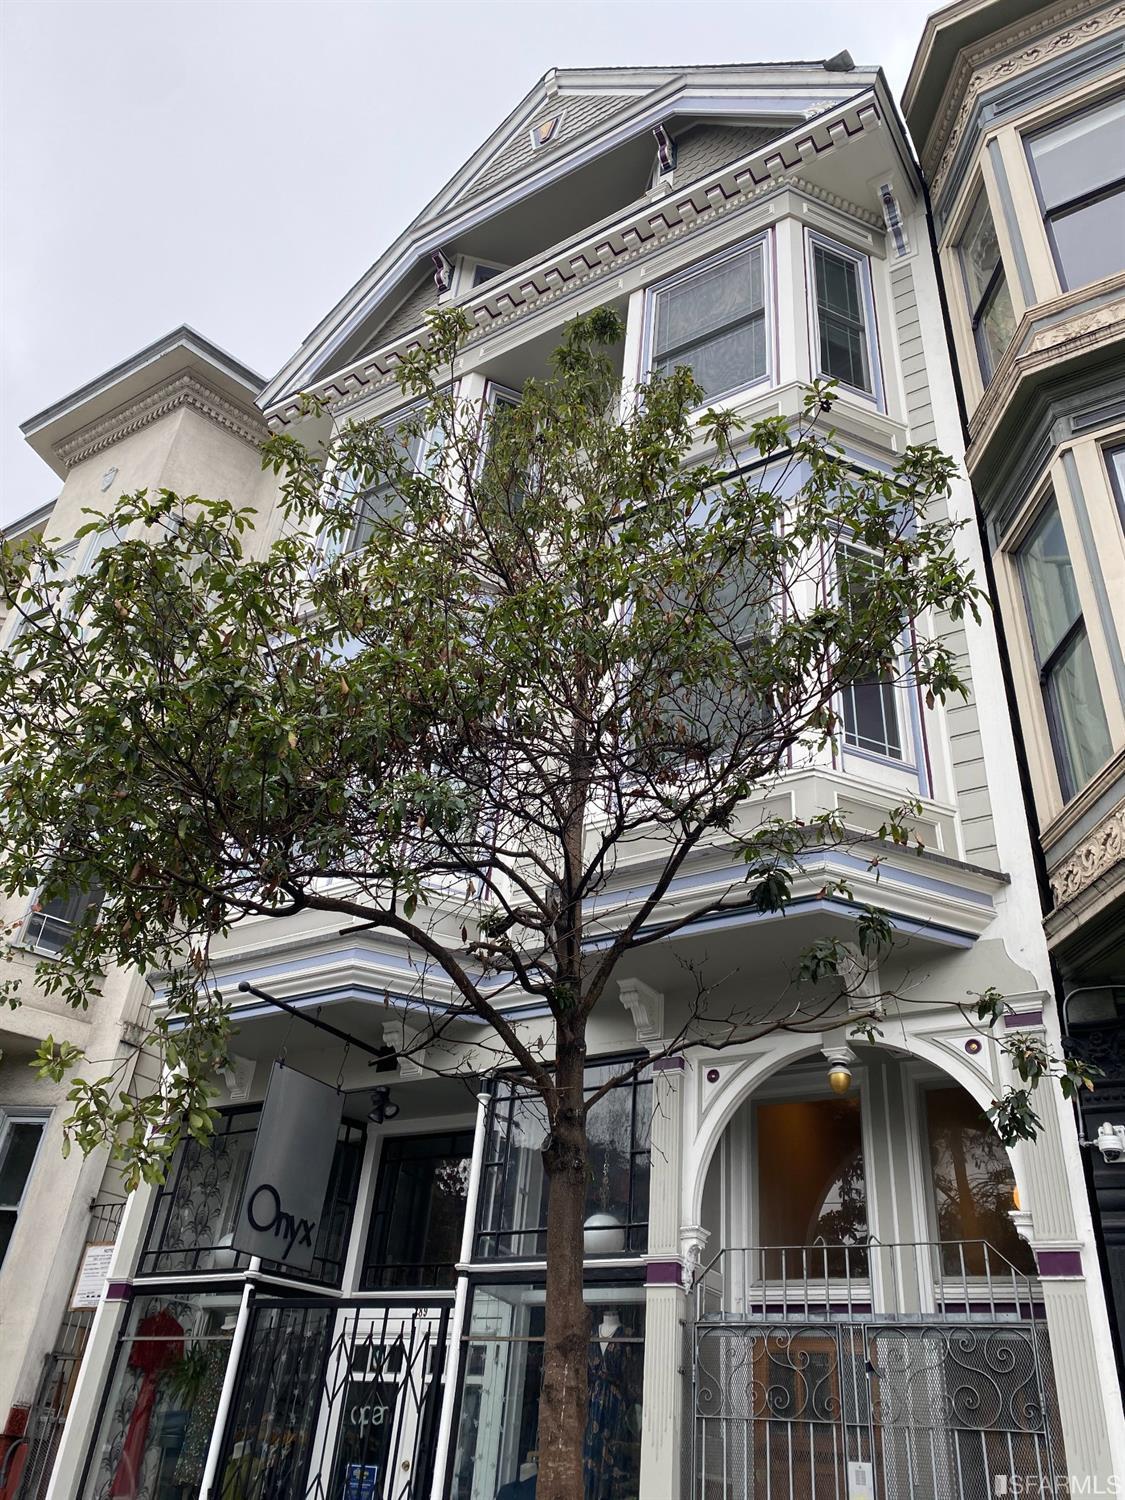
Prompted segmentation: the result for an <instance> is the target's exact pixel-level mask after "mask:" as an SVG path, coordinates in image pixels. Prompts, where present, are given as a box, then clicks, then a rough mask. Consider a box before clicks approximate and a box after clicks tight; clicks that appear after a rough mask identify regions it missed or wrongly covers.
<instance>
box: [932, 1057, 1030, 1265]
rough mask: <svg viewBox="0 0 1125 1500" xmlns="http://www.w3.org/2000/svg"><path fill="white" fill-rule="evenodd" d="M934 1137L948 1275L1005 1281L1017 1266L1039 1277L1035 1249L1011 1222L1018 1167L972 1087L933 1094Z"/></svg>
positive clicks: (936, 1186) (934, 1178)
mask: <svg viewBox="0 0 1125 1500" xmlns="http://www.w3.org/2000/svg"><path fill="white" fill-rule="evenodd" d="M926 1135H927V1137H928V1139H929V1147H930V1180H931V1182H932V1183H933V1193H934V1209H935V1212H936V1215H937V1230H938V1238H939V1239H940V1240H941V1241H942V1252H941V1255H942V1266H943V1269H944V1270H945V1272H946V1274H947V1275H951V1276H959V1275H968V1276H984V1275H986V1274H987V1275H991V1276H994V1277H1002V1276H1003V1275H1004V1273H1005V1272H1006V1271H1007V1269H1008V1267H1009V1265H1011V1266H1014V1267H1015V1268H1016V1270H1018V1271H1022V1272H1023V1273H1024V1274H1025V1275H1029V1276H1034V1274H1035V1262H1034V1259H1033V1257H1032V1254H1031V1247H1030V1246H1029V1245H1028V1244H1027V1243H1026V1242H1025V1241H1024V1240H1021V1239H1020V1237H1019V1235H1018V1234H1017V1233H1016V1229H1015V1225H1014V1224H1013V1223H1012V1220H1011V1218H1010V1214H1011V1211H1012V1209H1013V1208H1015V1207H1016V1206H1017V1205H1016V1198H1015V1194H1016V1180H1015V1177H1014V1176H1013V1175H1012V1164H1011V1162H1010V1161H1009V1160H1008V1153H1007V1152H1006V1151H1005V1150H1004V1147H1003V1145H1002V1144H1001V1141H1000V1137H999V1136H998V1135H997V1134H996V1131H995V1130H994V1129H993V1127H992V1124H991V1122H990V1121H989V1119H988V1116H987V1115H986V1114H985V1112H984V1110H983V1109H981V1107H980V1105H979V1104H977V1102H976V1101H975V1100H974V1099H973V1098H972V1097H971V1095H969V1094H967V1093H966V1092H965V1090H964V1089H961V1088H957V1087H955V1086H954V1087H950V1088H935V1089H927V1090H926ZM986 1247H987V1248H986ZM993 1252H995V1253H993Z"/></svg>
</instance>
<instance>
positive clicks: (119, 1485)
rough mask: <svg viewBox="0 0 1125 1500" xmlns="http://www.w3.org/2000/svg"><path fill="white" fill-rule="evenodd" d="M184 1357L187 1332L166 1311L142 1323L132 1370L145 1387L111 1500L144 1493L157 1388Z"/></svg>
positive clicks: (131, 1421)
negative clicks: (145, 1469)
mask: <svg viewBox="0 0 1125 1500" xmlns="http://www.w3.org/2000/svg"><path fill="white" fill-rule="evenodd" d="M183 1354H184V1330H183V1328H182V1327H181V1325H180V1324H179V1323H177V1322H176V1320H175V1318H174V1317H173V1316H172V1314H171V1313H170V1312H168V1311H167V1310H166V1309H164V1308H161V1309H160V1311H159V1312H155V1313H152V1314H150V1316H149V1317H147V1318H143V1319H142V1320H141V1322H140V1323H138V1325H137V1332H136V1335H135V1337H134V1340H133V1347H132V1350H131V1351H130V1353H129V1367H130V1369H133V1370H139V1371H140V1372H141V1388H140V1391H139V1392H138V1394H137V1400H136V1404H135V1405H134V1407H133V1414H132V1416H131V1417H130V1418H129V1427H128V1430H127V1431H126V1433H125V1441H124V1443H123V1444H122V1447H121V1457H120V1458H119V1459H118V1461H117V1469H116V1471H115V1472H114V1476H113V1483H112V1484H111V1485H110V1487H109V1493H110V1497H111V1500H136V1496H137V1495H138V1494H139V1492H140V1487H141V1474H142V1471H143V1469H144V1462H145V1454H146V1451H147V1447H148V1430H149V1427H150V1425H151V1423H152V1413H153V1408H154V1407H155V1405H156V1389H157V1386H158V1385H159V1383H160V1377H161V1375H163V1373H164V1372H165V1370H167V1369H168V1368H169V1366H170V1365H174V1364H175V1363H176V1361H177V1360H179V1359H182V1358H183Z"/></svg>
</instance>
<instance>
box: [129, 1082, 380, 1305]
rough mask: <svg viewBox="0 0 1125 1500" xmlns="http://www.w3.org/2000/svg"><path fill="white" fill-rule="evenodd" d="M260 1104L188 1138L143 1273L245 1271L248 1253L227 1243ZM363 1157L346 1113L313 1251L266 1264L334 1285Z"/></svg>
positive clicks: (162, 1195)
mask: <svg viewBox="0 0 1125 1500" xmlns="http://www.w3.org/2000/svg"><path fill="white" fill-rule="evenodd" d="M260 1116H261V1106H260V1105H253V1106H251V1107H250V1108H248V1109H235V1110H227V1111H224V1112H223V1113H222V1114H221V1115H220V1117H219V1119H218V1121H217V1122H216V1125H215V1130H214V1133H213V1135H212V1136H211V1137H210V1139H209V1140H208V1141H207V1142H206V1144H205V1145H200V1144H199V1143H198V1142H197V1141H194V1140H187V1141H185V1142H184V1143H183V1144H182V1145H181V1146H180V1149H179V1150H178V1151H177V1153H176V1156H175V1158H174V1160H173V1162H172V1165H171V1167H170V1168H169V1171H168V1176H167V1179H166V1180H165V1182H164V1184H163V1185H162V1187H161V1189H160V1192H159V1193H158V1194H157V1198H156V1203H155V1206H154V1208H153V1215H152V1219H151V1221H150V1223H149V1229H148V1236H147V1238H146V1240H145V1248H144V1251H143V1253H142V1255H141V1259H140V1265H139V1267H138V1272H139V1274H140V1275H142V1276H157V1275H168V1274H172V1275H183V1274H185V1273H186V1274H192V1273H195V1272H199V1273H203V1272H212V1273H213V1272H215V1271H244V1270H245V1269H246V1267H247V1266H248V1265H249V1263H250V1262H249V1257H248V1256H246V1255H240V1254H239V1253H238V1251H236V1250H234V1249H233V1248H232V1246H231V1236H232V1234H233V1232H234V1225H235V1220H236V1218H237V1216H238V1206H239V1202H240V1200H241V1198H242V1189H243V1186H244V1184H245V1182H246V1173H247V1171H248V1170H249V1167H250V1155H251V1152H252V1151H253V1149H254V1139H255V1136H256V1135H257V1132H258V1120H259V1118H260ZM362 1164H363V1132H362V1130H360V1128H359V1126H357V1125H352V1124H349V1123H348V1122H347V1121H345V1122H344V1123H343V1124H342V1125H341V1126H340V1138H339V1140H338V1142H337V1145H336V1156H335V1159H334V1160H333V1163H332V1170H331V1172H330V1174H329V1178H328V1186H327V1189H326V1192H325V1197H324V1208H323V1210H322V1213H321V1220H320V1231H319V1235H318V1238H317V1245H316V1257H315V1259H314V1260H313V1263H312V1268H311V1269H310V1270H309V1271H308V1272H307V1273H304V1272H296V1271H293V1270H292V1269H286V1270H282V1269H281V1268H280V1267H276V1266H274V1265H273V1264H272V1263H271V1262H263V1267H262V1269H263V1270H274V1271H276V1272H277V1274H279V1275H284V1276H291V1277H296V1278H297V1279H299V1280H302V1281H305V1280H308V1281H316V1282H321V1283H324V1284H325V1285H328V1286H338V1285H339V1284H340V1281H341V1279H342V1277H343V1274H344V1257H345V1255H346V1252H347V1244H348V1234H349V1232H350V1230H351V1222H352V1213H353V1211H354V1209H355V1200H356V1193H357V1190H358V1187H359V1174H360V1168H361V1166H362Z"/></svg>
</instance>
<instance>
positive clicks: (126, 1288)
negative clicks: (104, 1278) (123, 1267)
mask: <svg viewBox="0 0 1125 1500" xmlns="http://www.w3.org/2000/svg"><path fill="white" fill-rule="evenodd" d="M132 1290H133V1284H132V1282H131V1281H110V1282H107V1283H106V1289H105V1300H106V1301H107V1302H128V1300H129V1293H130V1292H131V1291H132Z"/></svg>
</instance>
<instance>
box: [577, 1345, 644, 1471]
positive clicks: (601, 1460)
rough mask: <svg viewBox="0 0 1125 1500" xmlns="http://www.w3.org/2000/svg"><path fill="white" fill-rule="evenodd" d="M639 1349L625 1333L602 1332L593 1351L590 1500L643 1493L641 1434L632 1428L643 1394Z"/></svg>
mask: <svg viewBox="0 0 1125 1500" xmlns="http://www.w3.org/2000/svg"><path fill="white" fill-rule="evenodd" d="M637 1362H638V1347H637V1345H636V1344H634V1343H629V1342H626V1341H625V1337H624V1329H622V1328H621V1327H619V1326H618V1327H616V1328H615V1329H613V1330H612V1332H611V1335H610V1336H608V1337H607V1332H606V1331H602V1333H601V1337H600V1338H599V1339H595V1340H594V1342H593V1343H592V1344H591V1346H590V1360H589V1370H588V1379H589V1392H590V1405H589V1412H588V1415H587V1418H586V1442H585V1451H584V1455H583V1463H584V1468H585V1477H586V1485H585V1500H627V1497H631V1496H633V1495H635V1494H636V1491H637V1454H636V1451H635V1449H636V1432H635V1431H634V1429H633V1426H632V1423H631V1417H632V1412H633V1408H634V1406H635V1405H636V1401H637V1392H638V1391H639V1390H640V1389H641V1386H640V1379H639V1371H638V1369H637Z"/></svg>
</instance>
